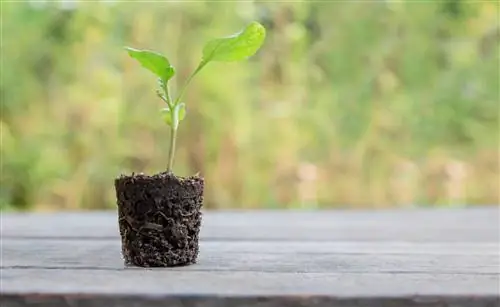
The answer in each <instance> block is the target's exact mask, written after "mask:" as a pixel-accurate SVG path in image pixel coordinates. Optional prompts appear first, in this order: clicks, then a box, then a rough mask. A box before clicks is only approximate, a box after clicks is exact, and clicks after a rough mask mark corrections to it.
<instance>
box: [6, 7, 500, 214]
mask: <svg viewBox="0 0 500 307" xmlns="http://www.w3.org/2000/svg"><path fill="white" fill-rule="evenodd" d="M498 10H499V4H498V2H497V1H481V2H479V1H474V2H466V1H459V0H450V1H400V2H394V1H329V2H325V1H324V2H313V1H302V2H299V1H295V2H285V1H282V2H277V1H273V2H270V1H178V2H175V3H173V2H170V3H169V2H168V1H164V2H147V1H126V2H125V1H123V2H120V1H106V2H104V1H63V2H61V1H46V2H43V1H38V2H35V1H32V2H30V1H26V2H20V1H17V2H8V1H3V3H2V63H1V64H2V67H1V81H2V82H1V97H2V113H1V129H2V130H1V131H2V147H1V154H2V176H1V194H0V201H1V208H2V210H10V209H19V210H62V209H64V210H77V209H100V208H114V207H115V195H114V189H113V179H114V177H115V176H117V175H119V174H120V173H130V172H145V173H156V172H161V171H163V170H165V168H166V164H167V152H168V139H169V130H168V127H167V126H165V125H164V124H163V123H162V121H161V118H160V116H159V110H160V108H162V107H163V104H162V102H161V101H160V100H159V99H158V97H156V95H155V89H156V80H155V77H154V76H153V75H152V74H150V73H149V72H147V71H146V70H144V69H143V68H142V67H140V66H139V65H138V64H137V63H136V62H135V61H134V60H132V59H130V58H129V57H128V56H127V54H126V52H125V51H124V50H123V46H132V47H136V48H145V49H154V50H156V51H159V52H162V53H164V54H165V55H167V57H168V58H169V59H170V61H171V62H172V63H173V65H174V66H175V67H176V70H177V77H176V79H175V80H174V82H173V84H172V85H173V88H172V89H173V90H174V91H176V90H177V89H178V86H179V84H182V83H183V82H184V80H185V78H186V77H187V76H188V75H189V73H190V72H191V71H192V70H193V69H194V68H195V66H196V65H197V64H198V61H199V59H200V55H201V48H202V47H203V44H204V43H205V42H206V41H207V40H209V39H211V38H214V37H218V36H225V35H229V34H232V33H234V32H237V31H239V30H240V29H241V28H242V27H244V26H245V25H246V24H247V23H248V22H250V21H252V20H258V21H260V22H261V23H262V24H264V25H265V26H266V28H267V29H268V35H267V39H266V42H265V44H264V46H263V47H262V49H261V50H260V51H259V52H258V54H257V55H256V56H254V57H253V58H252V59H251V60H249V61H247V62H239V63H211V64H210V65H208V66H207V67H206V68H205V69H204V70H203V72H202V73H201V74H199V75H198V76H197V77H196V78H195V79H194V81H193V83H192V84H191V86H190V88H189V92H188V93H187V95H186V96H185V101H186V104H187V111H188V112H187V116H186V119H185V120H184V121H183V122H182V124H181V126H180V130H179V134H180V135H179V140H178V147H177V154H176V161H175V167H174V170H175V172H176V173H177V174H178V175H191V174H193V173H196V172H200V173H201V174H202V175H203V176H204V177H205V179H206V197H205V199H206V207H207V208H211V209H215V208H242V207H244V208H313V209H314V208H326V207H328V208H332V207H338V208H339V207H341V208H380V207H390V206H450V205H465V204H467V205H477V204H498V203H499V190H498V188H499V159H498V158H499V151H498V149H499V148H498V145H499V102H500V101H499V86H500V80H499V65H498V61H499V45H500V44H499V40H500V37H499V21H498Z"/></svg>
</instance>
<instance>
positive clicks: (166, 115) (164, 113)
mask: <svg viewBox="0 0 500 307" xmlns="http://www.w3.org/2000/svg"><path fill="white" fill-rule="evenodd" d="M160 112H161V117H162V118H163V121H164V122H165V124H167V125H169V126H172V114H171V112H170V108H163V109H161V111H160Z"/></svg>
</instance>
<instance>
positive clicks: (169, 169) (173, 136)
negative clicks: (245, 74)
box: [164, 61, 207, 173]
mask: <svg viewBox="0 0 500 307" xmlns="http://www.w3.org/2000/svg"><path fill="white" fill-rule="evenodd" d="M206 64H207V62H205V61H202V62H201V63H200V64H199V65H198V67H197V68H196V70H195V71H194V72H193V73H192V74H191V75H190V76H189V78H188V79H187V80H186V83H184V86H183V87H182V89H181V91H180V92H179V96H177V98H176V99H175V101H174V102H173V103H172V100H171V98H170V93H169V91H168V86H165V87H164V91H165V94H166V95H167V97H166V98H167V101H168V102H167V103H168V106H169V107H170V114H171V116H172V127H171V128H170V148H169V151H168V165H167V172H168V173H172V167H173V165H174V155H175V143H176V141H177V125H178V121H179V119H178V118H177V116H178V114H177V105H178V104H179V102H180V100H181V98H182V95H184V92H185V91H186V88H187V86H188V85H189V83H190V82H191V80H192V79H193V77H194V76H195V75H196V74H197V73H198V72H199V71H200V70H201V69H202V68H203V67H204V66H205V65H206Z"/></svg>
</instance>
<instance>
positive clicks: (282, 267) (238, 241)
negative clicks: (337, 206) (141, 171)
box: [0, 207, 500, 307]
mask: <svg viewBox="0 0 500 307" xmlns="http://www.w3.org/2000/svg"><path fill="white" fill-rule="evenodd" d="M1 226H2V227H1V232H2V233H1V239H2V242H1V247H2V251H1V252H2V259H1V264H0V265H1V274H0V275H1V276H0V282H1V291H2V293H1V296H0V305H1V306H2V307H5V306H8V307H11V306H12V307H14V306H15V307H18V306H54V307H59V306H88V307H94V306H96V307H97V306H123V307H129V306H130V307H132V306H166V305H167V304H168V303H170V304H171V306H189V307H191V306H193V307H195V306H238V307H239V306H259V307H262V306H268V307H271V306H285V307H286V306H342V307H347V306H358V307H359V306H361V307H365V306H366V307H368V306H370V307H382V306H384V307H385V306H388V307H399V306H426V307H430V306H433V307H434V306H435V307H438V306H439V307H442V306H453V307H476V306H481V307H496V306H499V303H500V299H499V291H498V289H499V287H500V272H499V267H500V260H499V259H500V242H499V241H500V240H499V236H500V234H499V216H498V208H496V207H495V208H494V207H489V208H473V209H470V210H458V209H441V210H436V211H434V210H403V211H393V210H383V211H375V212H369V211H358V212H356V211H353V212H342V211H339V212H334V211H325V212H293V211H292V212H276V211H270V212H266V211H260V212H207V213H206V214H205V217H204V226H203V229H202V242H201V244H200V256H199V261H198V263H197V264H195V265H192V266H188V267H178V268H165V269H142V268H124V266H123V262H122V259H121V255H120V241H119V237H118V230H117V225H116V213H115V212H101V213H84V214H77V213H58V214H2V216H1ZM169 306H170V305H169Z"/></svg>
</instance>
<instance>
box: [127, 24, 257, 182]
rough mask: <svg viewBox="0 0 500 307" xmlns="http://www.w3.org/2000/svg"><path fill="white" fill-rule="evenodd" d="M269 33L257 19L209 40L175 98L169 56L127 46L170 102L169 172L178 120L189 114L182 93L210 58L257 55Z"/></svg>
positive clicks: (238, 58) (230, 59)
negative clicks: (227, 33) (171, 83)
mask: <svg viewBox="0 0 500 307" xmlns="http://www.w3.org/2000/svg"><path fill="white" fill-rule="evenodd" d="M265 37H266V30H265V28H264V27H263V26H262V25H261V24H260V23H258V22H256V21H254V22H251V23H250V24H248V25H247V26H246V27H245V28H244V29H243V30H241V31H240V32H237V33H235V34H233V35H230V36H226V37H221V38H216V39H213V40H210V41H208V42H207V43H206V44H205V46H204V47H203V50H202V56H201V59H200V62H199V64H198V66H197V67H196V69H195V70H194V71H193V72H192V73H191V75H190V76H189V78H187V80H186V82H185V84H184V85H183V87H182V88H181V89H180V91H179V93H178V95H177V96H176V97H175V98H172V96H171V93H170V89H169V81H170V80H171V79H172V77H174V75H175V69H174V67H173V66H172V64H171V63H170V62H169V60H168V59H167V58H166V57H165V56H163V55H161V54H159V53H157V52H154V51H150V50H138V49H135V48H131V47H125V49H126V50H127V51H128V54H129V55H130V57H132V58H134V59H136V60H137V61H138V62H139V63H140V64H141V65H142V66H143V67H145V68H146V69H148V70H149V71H150V72H152V73H153V74H155V75H156V76H157V78H158V85H159V89H157V91H156V93H157V95H158V97H160V99H161V100H163V101H164V102H165V103H166V104H167V106H166V107H165V108H163V109H161V111H160V112H161V115H162V116H163V120H164V121H165V123H166V124H167V125H168V126H170V147H169V152H168V165H167V172H169V173H170V172H172V167H173V164H174V154H175V143H176V139H177V129H178V127H179V123H180V122H181V121H182V120H183V119H184V117H185V115H186V105H185V103H184V102H181V99H182V96H183V95H184V92H185V91H186V89H187V87H188V85H189V83H190V82H191V80H192V79H193V77H194V76H196V74H198V73H199V72H200V71H201V70H202V69H203V68H204V67H205V66H206V65H207V64H208V63H210V62H234V61H242V60H245V59H247V58H249V57H250V56H252V55H254V54H255V53H256V52H257V51H258V50H259V48H260V47H261V46H262V44H263V43H264V39H265Z"/></svg>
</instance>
